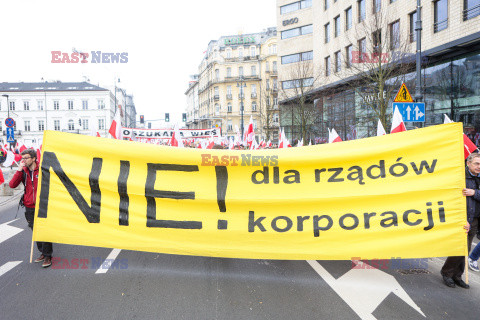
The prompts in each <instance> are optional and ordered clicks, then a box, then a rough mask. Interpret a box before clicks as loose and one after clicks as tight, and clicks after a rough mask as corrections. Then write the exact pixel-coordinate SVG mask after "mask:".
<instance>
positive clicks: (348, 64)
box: [345, 45, 353, 68]
mask: <svg viewBox="0 0 480 320" xmlns="http://www.w3.org/2000/svg"><path fill="white" fill-rule="evenodd" d="M352 48H353V46H352V45H349V46H346V47H345V56H346V58H347V59H346V61H345V62H346V63H345V64H346V67H347V68H350V67H351V66H352Z"/></svg>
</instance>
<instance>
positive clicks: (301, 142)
mask: <svg viewBox="0 0 480 320" xmlns="http://www.w3.org/2000/svg"><path fill="white" fill-rule="evenodd" d="M297 147H303V138H302V140H300V141H298V143H297Z"/></svg>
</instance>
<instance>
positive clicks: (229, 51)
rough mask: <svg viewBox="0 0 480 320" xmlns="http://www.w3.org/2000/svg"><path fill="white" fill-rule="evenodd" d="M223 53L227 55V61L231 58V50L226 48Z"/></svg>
mask: <svg viewBox="0 0 480 320" xmlns="http://www.w3.org/2000/svg"><path fill="white" fill-rule="evenodd" d="M225 52H226V53H227V59H230V58H231V57H232V49H230V48H227V50H226V51H225Z"/></svg>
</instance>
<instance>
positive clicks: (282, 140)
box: [278, 128, 291, 148]
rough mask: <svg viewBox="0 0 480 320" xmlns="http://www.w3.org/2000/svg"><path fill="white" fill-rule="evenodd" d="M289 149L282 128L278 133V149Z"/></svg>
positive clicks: (288, 142) (288, 143)
mask: <svg viewBox="0 0 480 320" xmlns="http://www.w3.org/2000/svg"><path fill="white" fill-rule="evenodd" d="M289 147H291V145H290V141H288V139H287V136H286V135H285V130H284V129H283V128H282V130H281V132H280V140H279V145H278V148H289Z"/></svg>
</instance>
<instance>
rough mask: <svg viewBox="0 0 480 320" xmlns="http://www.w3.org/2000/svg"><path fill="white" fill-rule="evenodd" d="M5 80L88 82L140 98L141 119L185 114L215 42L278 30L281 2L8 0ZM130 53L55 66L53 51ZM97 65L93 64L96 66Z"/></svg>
mask: <svg viewBox="0 0 480 320" xmlns="http://www.w3.org/2000/svg"><path fill="white" fill-rule="evenodd" d="M0 12H1V13H0V30H1V38H0V39H1V44H0V82H19V81H24V82H36V81H41V79H42V78H44V79H45V80H60V81H64V82H67V81H83V79H84V76H85V77H87V78H88V79H90V80H91V82H92V83H94V84H98V85H100V86H113V83H114V80H115V78H116V77H117V78H120V84H119V86H120V87H122V88H125V89H126V90H127V93H129V94H133V95H134V101H135V105H136V108H137V114H145V118H146V119H147V120H148V119H157V118H160V117H163V113H164V112H171V113H172V114H173V113H176V116H174V115H172V116H171V117H172V118H174V119H173V120H176V119H179V118H180V114H181V113H182V112H184V111H183V110H184V109H185V105H186V98H185V95H184V92H185V91H186V89H187V88H188V81H189V80H190V78H189V76H190V75H191V74H195V73H197V72H198V65H199V64H200V61H201V58H202V53H203V52H204V51H205V50H206V49H207V46H208V42H209V41H210V40H216V39H218V38H219V37H220V36H223V35H237V34H238V33H239V32H243V33H252V32H259V31H262V30H263V29H266V28H267V27H274V26H275V24H276V20H275V19H276V16H275V0H241V1H231V0H183V1H158V0H157V1H141V0H136V1H118V0H116V1H110V0H101V1H99V0H95V1H90V0H84V1H65V0H62V1H38V0H31V1H23V0H16V1H2V2H1V4H0ZM72 48H76V49H77V50H78V51H83V52H90V51H102V52H113V53H117V52H118V53H122V52H128V63H125V64H111V63H110V64H92V63H90V62H89V63H86V64H80V63H77V64H65V63H60V64H53V63H51V60H52V54H51V51H62V52H67V53H71V52H72ZM90 60H91V59H89V61H90Z"/></svg>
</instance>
